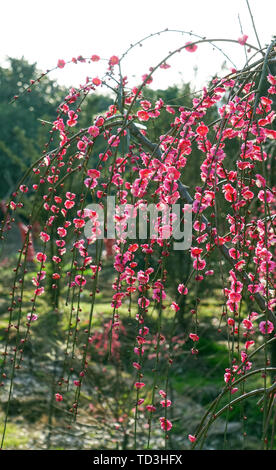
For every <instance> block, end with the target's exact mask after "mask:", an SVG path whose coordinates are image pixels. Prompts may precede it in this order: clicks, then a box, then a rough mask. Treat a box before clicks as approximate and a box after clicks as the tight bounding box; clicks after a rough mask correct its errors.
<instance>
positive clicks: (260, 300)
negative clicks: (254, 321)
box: [129, 122, 276, 326]
mask: <svg viewBox="0 0 276 470" xmlns="http://www.w3.org/2000/svg"><path fill="white" fill-rule="evenodd" d="M129 130H130V133H131V134H132V135H133V136H134V137H136V138H137V140H138V141H139V142H140V143H141V144H142V145H144V146H145V147H146V148H148V149H149V150H150V151H151V152H152V154H156V155H157V156H158V157H159V158H161V156H162V152H161V150H160V147H159V145H158V144H154V143H153V142H151V141H150V140H149V139H148V138H147V137H145V136H144V135H143V134H142V133H141V132H140V131H139V129H138V128H137V127H136V126H135V124H134V123H133V122H132V123H130V124H129ZM178 191H179V194H180V196H181V199H182V200H183V201H185V202H186V203H187V204H193V202H194V200H193V198H192V196H191V195H190V193H189V191H188V187H187V186H185V185H184V184H183V183H181V182H180V181H179V182H178ZM201 218H202V222H204V224H205V225H206V230H207V232H208V233H209V234H211V235H212V226H211V224H210V222H209V221H208V219H207V218H206V217H205V216H204V215H201ZM217 246H218V248H219V250H220V252H221V254H222V255H223V257H224V258H225V259H226V260H227V261H228V263H230V265H231V267H232V269H233V270H234V271H235V273H236V274H237V276H238V277H239V278H240V279H241V280H242V281H243V283H244V284H245V285H246V286H247V287H248V286H249V284H252V282H251V280H250V278H249V276H248V274H247V273H246V272H245V271H244V270H241V271H239V270H237V269H236V267H235V264H234V262H233V259H232V258H231V256H230V254H229V249H228V248H227V246H226V245H225V244H224V245H217ZM252 295H253V296H254V298H255V301H256V302H257V304H258V306H259V307H260V309H261V311H262V312H265V311H266V310H267V313H268V317H269V319H270V321H271V322H272V323H273V324H274V326H276V316H275V314H274V313H273V312H272V311H271V310H269V309H267V306H266V300H265V298H264V297H263V296H262V295H261V294H260V293H259V292H256V293H254V294H252Z"/></svg>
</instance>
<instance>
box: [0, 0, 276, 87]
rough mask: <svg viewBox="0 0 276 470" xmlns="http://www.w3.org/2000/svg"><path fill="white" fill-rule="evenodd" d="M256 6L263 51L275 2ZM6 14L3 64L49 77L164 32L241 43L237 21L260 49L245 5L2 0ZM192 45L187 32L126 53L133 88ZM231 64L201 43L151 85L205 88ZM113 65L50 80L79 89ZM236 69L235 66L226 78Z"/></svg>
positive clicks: (1, 24)
mask: <svg viewBox="0 0 276 470" xmlns="http://www.w3.org/2000/svg"><path fill="white" fill-rule="evenodd" d="M250 7H251V10H252V13H253V15H254V20H255V25H256V29H257V32H258V35H259V39H260V42H261V45H262V46H265V44H269V43H270V42H271V39H272V36H273V35H275V34H276V0H250ZM0 12H1V17H0V44H1V48H0V65H2V66H5V64H6V62H5V60H6V57H7V56H11V57H17V58H21V57H22V56H24V57H25V59H27V60H28V61H29V62H31V63H33V62H36V63H37V66H38V67H39V69H41V70H43V71H45V70H46V69H51V68H52V67H54V66H55V65H56V64H57V60H58V59H64V60H65V61H66V60H70V59H71V58H72V57H74V56H78V55H83V56H84V57H90V56H91V55H92V54H98V55H99V56H101V57H102V58H106V59H108V58H109V57H110V56H112V55H118V56H120V55H121V54H122V53H123V52H124V51H125V50H126V49H127V48H128V47H129V45H130V44H131V43H132V44H133V43H135V42H136V41H138V40H140V39H142V38H143V37H144V36H147V35H148V34H151V33H154V32H157V31H160V30H163V29H165V28H169V29H179V30H184V31H187V32H189V31H192V32H194V33H195V34H198V35H201V36H206V37H207V38H213V39H214V38H227V39H238V38H239V37H241V36H242V33H241V27H240V23H239V19H238V15H239V16H240V21H241V25H242V29H243V33H244V34H247V35H248V43H250V44H252V45H255V46H258V44H257V40H256V37H255V33H254V30H253V27H252V22H251V18H250V14H249V11H248V8H247V5H246V0H230V1H229V0H136V1H133V0H96V1H95V0H9V1H6V0H0ZM189 40H191V38H190V37H189V35H187V34H184V35H182V34H179V33H170V32H169V33H164V34H162V35H160V36H157V37H155V38H151V39H149V40H148V41H146V42H145V43H144V46H143V47H136V48H135V49H133V50H132V51H131V52H130V53H129V54H128V55H127V57H126V58H125V60H124V62H123V63H122V72H123V75H127V76H128V78H129V83H130V85H134V84H135V85H136V84H138V83H141V76H142V75H143V74H144V73H147V72H148V71H149V67H150V66H154V65H156V64H157V63H158V62H159V61H160V60H162V58H164V57H165V56H166V55H167V53H168V52H169V51H172V50H174V49H176V48H178V47H179V46H181V45H184V44H185V43H186V42H187V41H189ZM216 44H217V45H218V46H221V47H222V48H223V49H224V50H225V52H227V54H228V55H229V57H230V58H231V59H232V60H233V62H234V63H235V65H237V67H240V66H242V65H243V64H244V62H245V50H244V47H243V46H240V45H239V44H237V45H235V44H230V46H229V45H226V43H216ZM257 57H258V58H259V57H260V56H257ZM224 60H225V57H223V55H222V54H220V53H219V52H218V51H216V50H213V48H212V47H211V46H210V45H207V44H202V45H199V47H198V50H197V51H196V52H195V53H189V52H187V51H182V52H181V53H180V54H176V56H174V58H172V59H170V60H169V61H168V63H169V64H170V65H171V68H170V69H167V70H160V71H158V73H157V74H155V75H154V81H153V83H152V87H153V88H166V87H167V86H168V85H173V84H175V83H180V82H181V81H183V82H188V81H192V82H193V84H194V86H196V87H198V86H201V85H202V84H203V83H204V82H205V81H207V80H208V79H209V78H210V77H211V76H212V75H214V74H215V73H216V72H219V71H220V69H221V65H222V63H223V62H224ZM106 65H107V63H106V62H104V63H102V62H101V63H92V64H91V65H88V64H81V63H79V64H78V65H74V64H72V65H66V66H65V68H63V69H58V70H56V71H53V72H51V74H50V78H52V79H56V80H57V81H58V82H59V83H60V84H63V85H66V86H70V85H72V86H79V85H80V84H81V83H84V81H85V78H86V76H87V75H89V76H90V77H95V76H101V74H102V73H103V72H104V71H105V69H106ZM195 67H197V74H196V75H195ZM231 67H232V64H231V63H230V62H228V63H227V69H226V72H227V71H228V70H230V68H231ZM100 91H101V92H102V91H103V90H100Z"/></svg>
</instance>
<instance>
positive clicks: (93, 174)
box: [1, 30, 276, 449]
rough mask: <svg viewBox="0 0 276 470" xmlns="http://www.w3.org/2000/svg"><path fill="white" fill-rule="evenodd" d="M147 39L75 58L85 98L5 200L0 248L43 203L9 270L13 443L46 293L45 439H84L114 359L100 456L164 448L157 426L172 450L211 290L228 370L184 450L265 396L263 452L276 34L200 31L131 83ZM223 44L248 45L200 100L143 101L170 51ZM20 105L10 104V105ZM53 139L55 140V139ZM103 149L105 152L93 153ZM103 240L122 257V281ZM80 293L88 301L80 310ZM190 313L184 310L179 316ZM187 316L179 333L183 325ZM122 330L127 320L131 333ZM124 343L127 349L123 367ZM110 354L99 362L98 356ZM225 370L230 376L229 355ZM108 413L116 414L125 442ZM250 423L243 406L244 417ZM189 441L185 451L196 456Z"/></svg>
mask: <svg viewBox="0 0 276 470" xmlns="http://www.w3.org/2000/svg"><path fill="white" fill-rule="evenodd" d="M161 33H162V34H169V31H168V30H166V31H163V32H159V33H158V35H160V34H161ZM181 33H182V34H183V33H184V32H181ZM151 36H153V35H151ZM146 39H148V38H144V39H142V40H141V41H139V42H138V43H137V44H134V45H132V46H131V47H130V48H129V49H128V50H127V51H126V52H125V53H124V54H123V55H122V56H121V57H118V56H115V55H113V56H111V57H110V58H109V59H102V58H100V57H99V56H98V55H96V54H94V55H92V56H91V57H90V58H84V57H78V58H73V59H72V60H71V61H68V62H74V63H76V64H78V63H80V62H88V63H91V70H92V71H93V76H91V77H87V78H86V81H85V83H84V84H83V85H82V86H81V87H80V88H79V89H76V88H71V89H70V90H69V92H68V94H67V95H66V96H65V97H64V100H63V101H62V102H61V103H60V105H59V106H58V110H57V117H56V120H55V121H54V122H52V123H49V122H48V123H46V124H47V125H49V140H48V142H47V143H46V145H45V147H44V149H43V151H42V153H41V157H40V158H39V160H37V161H36V162H35V163H34V164H33V165H32V166H31V167H30V168H29V169H28V171H27V172H26V174H25V175H24V176H22V178H21V180H20V182H19V183H18V186H17V187H16V189H15V190H14V192H13V194H12V197H11V199H10V201H9V202H8V203H7V206H6V207H7V212H6V215H5V217H4V219H3V221H2V229H1V240H2V242H3V244H4V243H5V241H6V239H8V236H9V230H7V222H8V224H9V226H11V225H12V223H13V222H14V220H15V218H16V211H17V210H18V209H19V208H21V207H22V205H24V201H25V200H26V198H28V197H29V196H30V194H31V195H32V198H33V199H32V201H33V204H32V211H31V212H30V214H29V225H28V231H27V233H26V237H25V240H24V244H23V246H22V248H21V249H20V250H19V252H18V254H17V258H16V262H15V266H14V269H13V272H14V276H13V283H12V286H11V290H10V306H9V308H8V315H9V317H8V320H7V325H6V329H5V338H4V339H3V341H2V343H3V348H2V349H3V350H2V362H1V374H2V375H1V376H2V379H1V380H2V383H1V390H2V391H3V393H4V394H6V396H7V399H6V400H5V402H4V401H3V403H4V406H3V426H2V431H3V433H2V434H3V435H2V444H1V446H2V447H4V448H5V435H6V432H7V428H8V426H9V417H10V413H11V411H12V397H13V393H14V389H15V386H16V385H15V384H16V376H17V374H20V371H21V370H22V369H23V368H26V367H27V364H26V365H25V363H23V362H22V361H23V359H24V355H25V354H27V352H26V350H27V348H28V344H29V343H30V341H31V337H34V334H38V331H39V328H40V324H41V322H43V315H44V313H43V311H41V307H40V303H39V302H40V299H41V298H43V296H44V297H46V299H51V306H52V307H51V308H52V310H51V319H50V320H49V321H50V324H51V329H52V330H54V332H57V331H58V334H59V344H58V346H56V349H55V353H56V355H55V359H53V361H54V362H55V376H54V380H53V383H52V385H51V389H49V403H50V407H49V421H48V427H49V436H48V437H49V439H51V432H53V428H54V427H55V425H56V426H57V424H55V425H54V424H53V417H54V416H55V423H58V420H59V419H60V420H63V422H65V423H66V429H67V430H70V432H72V433H73V432H74V429H76V426H77V424H78V420H79V416H81V417H82V415H81V406H82V397H83V395H85V393H88V392H87V389H86V388H85V387H86V386H87V384H89V387H88V388H89V393H90V394H92V396H93V397H94V399H95V401H97V400H98V401H99V402H101V401H102V400H103V395H102V394H101V389H100V387H101V385H100V384H101V383H102V381H104V380H106V381H107V386H108V379H107V376H106V375H105V374H106V373H107V372H106V368H108V367H109V365H110V366H112V367H113V370H114V371H115V379H114V380H115V388H114V389H113V390H115V391H114V394H115V405H114V406H115V408H114V407H113V408H112V406H113V405H112V406H111V405H110V407H109V408H108V410H109V411H108V412H105V413H106V417H105V421H104V427H105V431H106V432H107V433H110V436H111V437H112V436H113V437H112V439H111V441H110V443H109V444H106V447H110V448H112V446H115V445H116V446H117V448H118V447H119V448H126V447H127V446H128V447H130V448H133V449H136V448H150V447H152V446H156V441H155V440H154V439H155V438H154V436H155V432H156V430H157V429H158V430H159V432H160V435H161V441H158V442H163V444H158V445H160V446H162V447H165V448H170V447H171V446H173V445H174V446H175V445H176V444H173V442H174V441H173V435H174V431H175V430H176V429H177V433H178V434H181V429H182V426H184V425H183V418H182V415H181V409H180V410H179V409H178V406H176V405H175V404H174V397H173V387H172V386H171V384H170V376H171V374H172V373H173V369H174V364H175V361H176V360H177V361H178V364H179V363H181V361H182V360H183V361H184V358H186V357H187V354H188V355H189V358H190V360H193V359H196V358H197V356H200V355H201V354H202V355H203V356H204V349H203V351H202V352H201V342H202V341H204V334H205V330H206V325H204V327H202V325H201V304H202V301H204V296H203V297H202V292H203V293H204V295H205V293H206V296H208V297H210V292H211V296H213V297H214V298H215V301H216V303H217V304H218V305H219V307H220V313H219V315H218V317H217V318H216V321H211V320H210V324H209V325H208V328H209V330H210V329H212V328H213V329H214V330H215V331H216V333H217V332H218V333H219V334H220V335H221V338H222V340H223V342H224V344H225V345H226V347H227V349H228V364H227V367H224V366H223V367H221V368H220V374H221V389H220V391H219V392H218V393H217V395H216V397H215V398H214V399H213V400H211V401H210V402H209V403H208V404H206V409H205V411H204V413H202V416H201V419H200V420H199V421H197V422H194V421H193V419H192V418H191V419H190V421H189V422H188V423H185V426H184V427H183V429H188V432H187V434H185V436H184V441H187V444H188V447H189V446H190V448H191V449H194V448H195V449H199V448H204V445H205V442H206V439H208V433H209V432H210V430H211V429H212V426H213V425H214V424H215V423H216V421H217V419H219V418H220V417H224V419H225V423H226V424H225V433H226V434H227V423H228V422H229V420H230V419H231V411H232V410H233V409H237V408H238V407H244V406H245V405H246V403H247V402H248V401H255V404H256V407H257V411H256V413H258V415H260V416H261V423H262V424H261V429H262V431H261V438H260V448H263V447H264V448H266V449H269V448H273V447H274V445H275V441H274V431H275V416H276V415H275V390H276V383H275V371H276V365H275V363H274V364H273V362H272V361H273V358H274V359H275V352H273V351H275V339H276V338H275V324H276V319H275V314H274V307H275V293H274V290H273V289H274V285H273V281H274V276H273V273H274V268H275V263H274V262H273V251H272V249H273V243H274V240H275V223H274V215H273V214H274V212H273V211H274V210H275V206H274V204H275V189H274V188H273V187H272V184H271V181H272V179H271V176H270V172H271V169H272V168H273V154H274V152H275V138H276V130H275V129H274V127H273V120H274V117H275V110H274V104H275V101H274V96H275V93H276V77H275V55H276V41H275V40H273V41H272V43H271V45H270V46H269V47H267V48H264V49H260V48H259V47H255V46H253V45H252V44H248V43H247V39H248V38H247V36H243V37H241V38H239V39H237V40H221V39H208V40H207V39H206V38H201V37H199V36H196V35H191V36H190V40H189V41H186V42H185V43H184V44H183V45H182V46H181V47H178V48H177V49H176V50H174V51H172V52H170V53H168V54H167V56H166V57H164V58H163V59H162V61H160V62H159V63H157V64H156V65H155V66H153V67H152V68H151V69H150V70H149V72H148V73H146V74H145V75H142V73H141V75H142V79H141V81H140V83H137V85H136V86H133V87H130V86H128V78H127V77H126V76H124V61H125V60H126V58H127V57H128V55H129V54H131V52H132V51H133V49H134V48H135V47H137V46H139V45H141V44H143V42H144V41H145V40H146ZM225 42H228V43H229V42H230V43H232V47H233V48H234V47H235V48H241V47H243V46H244V47H245V48H247V49H248V48H249V49H248V50H249V51H250V52H248V53H247V60H246V63H245V65H244V67H243V68H241V69H234V68H233V69H231V71H230V72H228V73H227V74H226V75H225V76H223V77H219V76H216V77H214V78H213V80H212V81H211V83H210V85H209V86H208V88H207V87H206V88H204V89H203V90H201V91H199V92H195V93H194V94H193V98H192V101H191V105H190V106H186V105H184V100H183V103H181V102H180V104H179V103H178V104H177V105H172V104H171V103H166V102H164V100H163V99H162V98H159V99H150V98H149V96H150V95H149V93H148V90H149V88H150V85H151V82H152V80H153V78H154V75H155V73H156V72H157V71H158V70H159V69H164V73H166V71H165V70H166V69H168V68H169V67H170V64H169V63H170V60H171V59H173V57H174V56H175V55H176V54H182V55H183V61H184V60H185V54H189V53H194V54H196V53H197V50H198V48H200V47H201V46H202V44H204V43H207V44H209V45H210V47H213V48H216V49H217V50H218V51H220V53H222V54H223V50H222V49H221V48H220V46H221V44H223V43H225ZM241 50H242V49H241ZM249 54H251V55H249ZM101 62H106V64H107V68H106V73H105V74H104V75H103V76H101V78H100V77H99V76H98V75H99V74H97V73H96V72H95V73H94V70H95V69H96V67H97V65H98V63H101ZM66 66H67V62H66V61H65V60H63V59H60V60H59V61H58V64H57V68H60V69H63V68H64V67H66ZM273 70H274V73H273ZM142 72H143V71H142ZM40 79H41V77H40ZM40 79H38V80H33V81H32V82H31V84H30V85H28V86H27V88H26V92H27V91H29V90H32V89H34V88H35V87H37V86H40V84H39V81H40ZM101 87H107V89H108V90H109V92H110V91H111V92H112V93H113V95H114V101H113V104H111V105H110V106H109V107H108V109H106V111H104V112H102V114H101V115H96V116H95V115H94V116H92V117H91V122H87V123H86V127H80V126H79V121H80V115H81V111H82V108H83V106H84V104H85V101H86V99H87V97H89V96H91V94H93V93H96V91H97V90H98V89H99V88H101ZM20 99H21V96H14V98H13V100H12V101H14V100H20ZM180 101H181V99H180ZM160 120H162V133H161V134H160V135H158V137H157V138H155V139H153V137H152V136H153V135H155V134H156V131H155V134H153V133H152V132H150V131H149V129H152V128H153V127H154V128H155V130H156V129H158V122H159V121H160ZM78 126H79V127H78ZM82 126H83V120H82ZM151 126H153V127H151ZM164 126H166V128H164ZM57 137H58V141H59V145H58V146H54V142H56V141H57ZM99 145H100V147H99ZM98 148H104V150H103V151H102V152H100V153H99V152H98V151H97V149H98ZM233 148H234V149H235V152H234V153H233ZM195 155H196V158H200V161H199V162H198V175H197V178H198V181H199V183H198V184H197V185H196V186H195V187H190V183H191V181H190V179H188V178H187V175H189V167H190V165H191V162H193V158H195ZM150 207H151V208H152V209H154V210H155V211H156V212H155V218H152V217H151V216H152V214H151V213H148V209H149V208H150ZM176 208H178V213H177V210H176ZM38 214H39V215H40V217H43V220H44V225H43V227H41V231H40V235H39V237H40V246H39V249H38V250H37V253H36V265H35V266H36V267H35V273H34V274H33V275H32V285H33V292H32V293H31V295H29V290H28V289H27V287H26V285H27V279H28V273H29V272H30V271H31V270H32V269H33V267H32V266H30V265H29V264H28V260H27V257H28V250H29V248H30V246H29V245H30V236H31V233H32V224H33V222H34V221H35V220H36V218H37V216H38ZM189 221H190V224H189ZM142 222H144V224H143V223H142ZM141 226H142V229H143V230H144V231H143V230H142V232H141V231H140V229H141ZM180 227H181V228H182V229H181V230H180ZM183 227H184V229H183ZM145 228H146V233H145ZM185 228H186V229H187V230H186V231H185ZM189 229H190V230H189ZM149 232H150V233H149ZM179 234H181V236H182V237H184V240H182V242H183V244H181V241H180V235H179ZM108 243H109V245H108ZM107 246H109V250H110V247H111V248H112V250H113V251H112V253H113V255H112V256H113V258H112V274H110V267H111V265H110V260H109V261H108V259H107V257H106V251H107V248H106V247H107ZM176 258H177V260H178V262H179V263H180V265H181V264H183V265H184V264H185V278H184V277H183V279H182V281H181V282H180V283H178V282H177V284H176V285H175V286H174V288H175V289H174V297H173V296H172V294H171V292H172V291H170V290H169V288H168V272H169V271H170V269H171V271H173V265H172V264H170V263H172V261H170V260H173V259H174V260H175V259H176ZM214 260H215V263H214ZM105 269H108V270H109V271H108V272H109V274H108V276H109V278H110V279H112V281H111V283H110V290H109V293H110V305H111V313H110V317H109V319H108V321H107V322H106V323H105V326H104V328H103V329H102V330H99V328H98V326H99V318H98V315H96V313H95V312H96V310H97V305H98V304H99V303H100V302H101V299H102V297H101V290H102V288H103V287H106V285H105V284H106V278H105ZM212 278H213V279H215V281H214V284H215V285H216V289H213V290H212V282H213V281H210V280H209V281H208V282H209V286H210V287H209V292H208V293H207V292H206V290H201V285H203V284H204V282H206V281H207V280H208V279H212ZM175 292H177V295H175ZM104 295H105V296H107V295H108V294H107V293H106V291H105V294H104ZM84 296H86V298H87V297H88V299H89V311H88V312H87V311H86V312H85V313H84V312H83V298H84ZM183 299H185V301H184V302H183ZM187 305H188V306H189V311H188V312H184V310H185V309H187V307H186V306H187ZM126 312H127V313H126ZM185 313H186V314H187V315H186V317H187V320H186V321H185V322H184V327H183V323H181V322H179V318H182V317H183V315H184V314H185ZM84 316H85V321H84V320H83V318H84ZM47 318H49V317H47ZM53 318H54V319H55V320H54V321H53ZM126 319H127V322H128V323H126V321H125V320H126ZM82 323H84V325H85V326H84V328H81V325H82ZM126 325H130V327H129V331H128V332H127V331H126V328H127V326H126ZM182 328H184V330H182ZM32 331H34V333H32ZM52 333H53V331H52ZM178 335H179V337H180V336H181V339H180V340H179V337H178ZM124 338H127V341H128V343H127V344H128V346H127V349H126V352H127V354H126V356H125V358H124V363H122V359H121V356H120V348H121V347H122V346H121V344H122V343H123V339H124ZM176 338H178V340H179V341H178V347H176V345H175V341H176ZM44 342H45V343H47V338H44ZM149 346H150V347H151V348H150V347H149ZM93 348H94V349H93ZM100 348H102V350H101V351H102V352H101V356H97V355H96V354H97V351H98V352H99V351H100ZM218 351H219V350H218ZM28 354H29V351H28ZM150 354H151V357H150ZM218 354H219V352H218ZM103 355H104V361H105V362H104V361H103V360H102V358H103ZM152 360H153V362H150V361H152ZM95 361H96V362H97V361H99V364H100V372H99V374H98V375H97V376H96V375H95V374H93V370H92V369H93V368H92V366H93V364H94V363H95ZM149 363H150V366H149ZM217 363H218V367H220V358H219V357H217ZM195 364H196V363H195ZM36 368H39V358H37V359H36ZM91 370H92V372H91ZM198 373H199V374H200V371H199V372H198ZM194 374H195V375H196V374H197V369H196V368H195V370H194ZM252 378H258V381H257V382H256V381H255V382H253V383H254V384H255V383H258V384H259V385H258V386H257V388H252V382H251V379H252ZM110 381H111V378H110ZM110 383H111V382H110ZM112 393H113V392H112ZM120 393H121V395H120ZM195 393H196V392H195ZM113 398H114V397H113ZM122 403H123V404H122ZM111 409H112V410H113V417H114V416H115V418H116V425H115V428H113V431H114V429H115V432H116V434H117V436H116V437H115V438H114V433H113V431H112V426H113V424H112V419H111V418H110V421H109V417H110V416H111V415H110V413H109V412H110V410H111ZM241 409H243V408H241ZM122 410H123V412H122ZM244 418H245V416H244V411H242V412H241V414H240V415H239V418H238V419H240V420H241V421H242V420H244ZM236 419H237V418H236ZM96 421H97V420H96ZM93 423H94V421H93ZM93 425H94V426H96V425H95V423H94V424H93ZM112 433H113V434H112ZM118 436H120V437H118ZM181 436H182V440H183V434H182V435H181ZM152 439H153V440H152ZM187 444H178V445H180V448H183V446H184V448H186V447H187ZM103 445H104V444H103V443H102V446H103Z"/></svg>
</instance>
